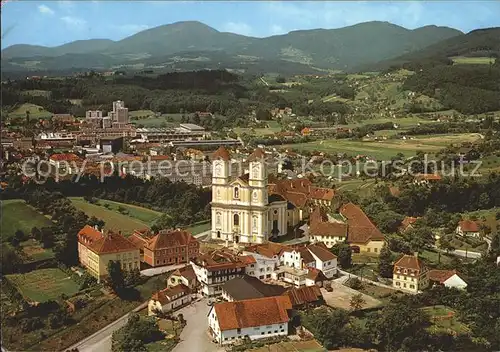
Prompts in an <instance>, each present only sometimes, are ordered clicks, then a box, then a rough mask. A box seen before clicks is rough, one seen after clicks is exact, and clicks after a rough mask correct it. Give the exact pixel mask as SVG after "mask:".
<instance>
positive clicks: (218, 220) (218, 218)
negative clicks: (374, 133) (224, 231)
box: [215, 213, 222, 225]
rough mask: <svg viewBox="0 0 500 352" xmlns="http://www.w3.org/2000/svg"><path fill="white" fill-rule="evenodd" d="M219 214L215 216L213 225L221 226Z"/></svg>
mask: <svg viewBox="0 0 500 352" xmlns="http://www.w3.org/2000/svg"><path fill="white" fill-rule="evenodd" d="M221 216H222V215H221V213H216V214H215V224H216V225H220V224H221Z"/></svg>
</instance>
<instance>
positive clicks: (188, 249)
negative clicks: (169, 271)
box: [130, 229, 200, 267]
mask: <svg viewBox="0 0 500 352" xmlns="http://www.w3.org/2000/svg"><path fill="white" fill-rule="evenodd" d="M130 240H131V241H132V242H134V243H135V244H136V246H137V247H138V248H140V249H141V251H142V255H143V258H142V260H143V261H144V262H145V263H147V264H149V265H151V266H152V267H156V266H162V265H173V264H181V263H189V261H190V260H191V259H194V258H196V257H197V256H198V255H199V254H200V244H199V243H198V241H197V240H196V238H194V237H193V236H192V235H191V234H190V233H189V232H187V231H184V230H179V229H178V230H161V231H159V232H158V233H157V234H154V235H153V236H152V237H151V235H150V233H149V232H148V231H143V232H141V231H135V232H134V233H133V234H132V236H130Z"/></svg>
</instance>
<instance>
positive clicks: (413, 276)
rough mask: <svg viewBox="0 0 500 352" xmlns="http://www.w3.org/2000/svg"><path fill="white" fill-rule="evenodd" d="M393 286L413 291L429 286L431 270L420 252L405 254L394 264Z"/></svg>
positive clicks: (416, 291)
mask: <svg viewBox="0 0 500 352" xmlns="http://www.w3.org/2000/svg"><path fill="white" fill-rule="evenodd" d="M392 286H393V287H394V288H397V289H398V290H403V291H408V292H412V293H418V291H421V290H423V289H425V288H427V286H429V271H428V269H427V267H426V266H425V264H424V262H422V260H420V258H419V257H418V253H415V254H414V255H407V254H405V255H403V256H402V257H401V258H400V259H399V260H398V261H397V262H396V263H395V264H394V271H393V274H392Z"/></svg>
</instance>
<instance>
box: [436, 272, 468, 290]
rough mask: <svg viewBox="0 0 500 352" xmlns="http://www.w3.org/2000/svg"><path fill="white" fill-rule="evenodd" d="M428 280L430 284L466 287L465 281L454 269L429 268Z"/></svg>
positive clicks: (460, 288)
mask: <svg viewBox="0 0 500 352" xmlns="http://www.w3.org/2000/svg"><path fill="white" fill-rule="evenodd" d="M429 281H430V283H431V284H435V285H444V286H445V287H450V288H451V287H454V288H457V289H459V290H464V289H465V288H467V282H465V280H464V279H463V278H462V277H461V276H460V274H459V273H458V272H457V271H456V270H429Z"/></svg>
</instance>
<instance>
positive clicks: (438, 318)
mask: <svg viewBox="0 0 500 352" xmlns="http://www.w3.org/2000/svg"><path fill="white" fill-rule="evenodd" d="M422 310H423V311H424V312H426V313H427V314H428V315H429V318H430V321H431V322H432V326H431V327H430V328H429V329H430V330H431V331H432V332H438V331H449V330H451V331H454V332H456V333H457V334H465V333H467V332H469V328H468V327H467V325H465V324H463V323H461V322H460V321H459V320H458V318H457V317H456V314H455V311H453V310H452V309H450V308H448V307H445V306H430V307H424V308H422Z"/></svg>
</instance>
